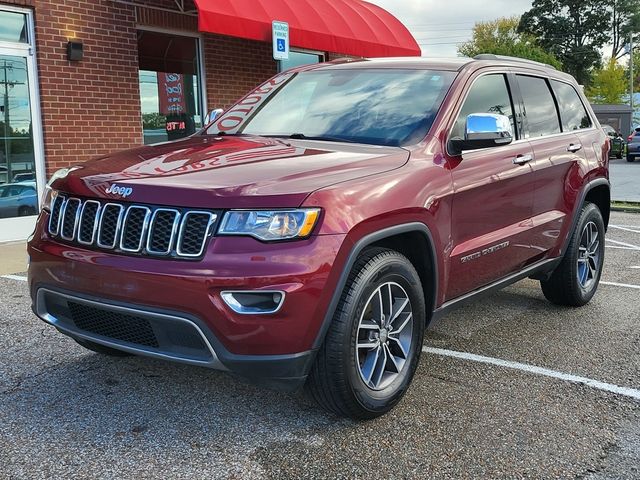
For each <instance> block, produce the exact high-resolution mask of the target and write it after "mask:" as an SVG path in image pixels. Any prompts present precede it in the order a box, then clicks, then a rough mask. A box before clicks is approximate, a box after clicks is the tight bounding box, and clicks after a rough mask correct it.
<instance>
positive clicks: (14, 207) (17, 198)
mask: <svg viewBox="0 0 640 480" xmlns="http://www.w3.org/2000/svg"><path fill="white" fill-rule="evenodd" d="M36 213H38V192H37V189H36V183H35V182H23V183H8V184H5V185H0V218H10V217H24V216H27V215H35V214H36Z"/></svg>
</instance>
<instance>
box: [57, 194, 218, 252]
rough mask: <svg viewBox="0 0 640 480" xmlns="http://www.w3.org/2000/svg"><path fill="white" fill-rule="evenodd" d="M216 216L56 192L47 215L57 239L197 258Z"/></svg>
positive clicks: (97, 246)
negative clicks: (71, 195) (103, 201)
mask: <svg viewBox="0 0 640 480" xmlns="http://www.w3.org/2000/svg"><path fill="white" fill-rule="evenodd" d="M217 218H218V216H217V214H216V213H214V212H209V211H201V210H188V209H174V208H164V207H156V206H152V205H130V204H124V203H122V204H121V203H113V202H106V203H102V202H99V201H96V200H82V199H79V198H75V197H65V196H64V195H60V194H59V195H58V196H57V197H56V198H55V200H54V202H53V204H52V206H51V216H50V218H49V227H48V230H49V234H50V235H51V236H52V237H54V238H57V239H60V240H63V241H66V242H70V243H79V244H81V245H83V246H87V247H94V248H98V249H104V250H112V251H116V252H118V253H125V254H130V255H131V254H135V255H149V256H156V257H182V258H190V259H193V258H199V257H200V256H202V254H203V253H204V249H205V246H206V243H207V240H208V239H209V237H210V236H211V232H212V230H213V227H214V225H215V223H216V220H217Z"/></svg>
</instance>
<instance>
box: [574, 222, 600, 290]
mask: <svg viewBox="0 0 640 480" xmlns="http://www.w3.org/2000/svg"><path fill="white" fill-rule="evenodd" d="M600 257H601V255H600V234H599V232H598V227H597V226H596V224H595V223H594V222H589V223H587V224H586V225H585V226H584V228H583V230H582V235H581V236H580V246H579V247H578V283H579V284H580V286H581V287H582V288H584V289H585V290H589V289H590V288H591V287H592V286H593V283H594V282H595V281H596V279H597V278H598V271H599V269H600Z"/></svg>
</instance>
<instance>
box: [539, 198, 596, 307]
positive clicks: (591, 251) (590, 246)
mask: <svg viewBox="0 0 640 480" xmlns="http://www.w3.org/2000/svg"><path fill="white" fill-rule="evenodd" d="M603 264H604V221H603V220H602V214H601V213H600V210H599V209H598V207H597V206H596V205H594V204H593V203H585V204H584V206H583V207H582V210H581V212H580V217H579V218H578V223H577V225H576V229H575V231H574V232H573V234H572V236H571V240H570V242H569V248H568V249H567V251H566V252H565V254H564V258H563V259H562V262H561V263H560V265H559V266H558V267H557V268H556V269H555V270H554V272H553V273H552V274H551V277H550V278H549V279H548V280H542V281H541V282H540V285H541V286H542V292H543V293H544V296H545V297H546V298H547V300H549V301H550V302H552V303H555V304H556V305H567V306H572V307H581V306H583V305H586V304H587V303H589V301H590V300H591V298H593V296H594V295H595V293H596V290H597V289H598V284H599V283H600V276H601V275H602V265H603Z"/></svg>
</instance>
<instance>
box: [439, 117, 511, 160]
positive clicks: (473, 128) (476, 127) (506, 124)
mask: <svg viewBox="0 0 640 480" xmlns="http://www.w3.org/2000/svg"><path fill="white" fill-rule="evenodd" d="M511 142H513V129H512V128H511V121H510V120H509V117H507V116H506V115H498V114H494V113H472V114H471V115H469V116H468V117H467V124H466V127H465V132H464V139H462V138H452V139H451V140H450V144H451V147H452V149H453V150H454V151H455V153H456V154H460V153H462V151H463V150H475V149H477V148H491V147H498V146H500V145H508V144H510V143H511Z"/></svg>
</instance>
